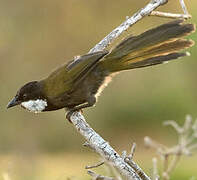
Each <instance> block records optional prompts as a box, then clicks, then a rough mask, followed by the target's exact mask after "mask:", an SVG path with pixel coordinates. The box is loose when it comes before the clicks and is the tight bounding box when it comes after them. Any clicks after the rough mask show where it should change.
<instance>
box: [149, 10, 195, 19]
mask: <svg viewBox="0 0 197 180" xmlns="http://www.w3.org/2000/svg"><path fill="white" fill-rule="evenodd" d="M150 15H151V16H158V17H165V18H172V19H177V18H182V19H190V18H191V17H192V16H191V15H190V14H176V13H168V12H161V11H152V12H151V13H150Z"/></svg>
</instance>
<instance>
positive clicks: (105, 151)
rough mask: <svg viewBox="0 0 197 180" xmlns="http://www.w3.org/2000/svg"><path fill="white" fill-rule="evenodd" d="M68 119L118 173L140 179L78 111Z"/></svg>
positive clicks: (136, 179) (132, 178) (132, 179)
mask: <svg viewBox="0 0 197 180" xmlns="http://www.w3.org/2000/svg"><path fill="white" fill-rule="evenodd" d="M70 120H71V121H72V123H73V125H74V126H75V127H76V129H77V130H78V131H79V133H80V134H81V135H83V136H84V138H85V139H86V140H87V141H88V142H89V143H90V144H91V146H92V147H94V149H95V150H96V152H97V153H99V154H100V155H101V157H103V158H104V160H105V161H108V162H109V163H110V164H111V165H112V166H114V167H115V168H117V169H118V170H119V172H120V174H122V175H124V176H125V177H126V178H127V179H130V180H140V179H141V178H140V177H139V176H138V174H137V173H136V172H135V170H134V169H133V168H131V167H130V166H129V165H128V164H127V163H126V162H125V161H124V160H123V159H122V158H121V157H120V155H119V154H118V153H117V152H116V151H115V150H114V149H113V148H112V147H111V146H110V145H109V143H108V142H106V141H105V140H104V139H103V138H102V137H101V136H100V135H99V134H97V133H96V132H95V131H94V130H93V129H92V128H91V127H90V126H89V125H88V124H87V122H86V121H85V119H84V117H83V116H82V115H81V114H80V113H78V112H74V113H73V114H72V115H71V117H70Z"/></svg>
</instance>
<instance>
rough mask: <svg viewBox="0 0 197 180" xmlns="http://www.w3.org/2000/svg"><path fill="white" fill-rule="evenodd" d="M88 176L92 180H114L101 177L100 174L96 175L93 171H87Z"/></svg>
mask: <svg viewBox="0 0 197 180" xmlns="http://www.w3.org/2000/svg"><path fill="white" fill-rule="evenodd" d="M88 174H89V175H90V176H92V179H93V180H114V178H112V177H107V176H102V175H100V174H96V173H95V172H93V171H88Z"/></svg>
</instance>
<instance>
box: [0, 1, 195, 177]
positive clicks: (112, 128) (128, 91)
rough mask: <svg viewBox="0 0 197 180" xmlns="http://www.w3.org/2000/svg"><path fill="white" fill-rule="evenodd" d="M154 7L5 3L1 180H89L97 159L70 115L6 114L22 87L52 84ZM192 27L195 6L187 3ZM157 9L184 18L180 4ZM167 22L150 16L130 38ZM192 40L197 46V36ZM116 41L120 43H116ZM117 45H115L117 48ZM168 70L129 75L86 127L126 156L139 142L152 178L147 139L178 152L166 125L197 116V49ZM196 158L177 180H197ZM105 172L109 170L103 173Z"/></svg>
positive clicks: (0, 16)
mask: <svg viewBox="0 0 197 180" xmlns="http://www.w3.org/2000/svg"><path fill="white" fill-rule="evenodd" d="M146 3H148V0H141V1H139V0H122V1H120V0H107V1H106V0H56V1H53V0H29V1H26V0H17V1H12V0H0V4H1V6H0V59H1V60H0V122H1V123H0V179H3V176H6V173H8V174H9V176H10V178H11V179H13V180H16V179H17V180H19V179H20V180H23V179H24V180H27V179H28V180H34V179H35V180H40V179H42V180H52V179H53V180H64V179H67V177H76V178H77V179H87V178H90V177H89V176H88V175H86V170H85V169H84V167H85V165H88V164H94V163H96V162H97V161H98V156H96V155H95V154H94V153H92V152H91V151H89V149H86V148H84V147H83V146H82V144H83V142H84V139H83V138H82V137H81V136H80V135H79V134H78V133H77V132H76V130H75V129H74V128H73V126H72V124H70V123H69V122H68V121H67V120H65V112H64V110H59V111H55V112H48V113H41V114H33V113H29V112H27V111H25V110H24V109H22V108H19V107H17V108H13V109H10V110H9V111H8V110H7V109H6V105H7V103H8V101H9V100H10V99H11V98H12V97H13V96H14V95H15V93H16V91H17V90H18V88H19V87H21V86H22V85H23V84H25V83H26V82H28V81H32V80H39V79H42V78H44V77H46V76H47V75H48V74H49V73H50V72H51V71H52V70H53V69H55V68H56V67H57V66H59V65H61V64H62V63H64V62H66V61H68V60H71V59H72V58H73V57H74V56H76V55H83V54H85V53H86V52H88V51H89V49H90V48H92V47H93V46H94V45H95V44H96V43H98V41H100V40H101V39H102V38H103V37H104V36H105V35H107V34H108V33H109V32H111V31H112V30H113V29H114V28H115V27H116V26H118V25H119V24H120V23H121V22H123V21H124V20H125V18H126V16H130V15H132V14H133V13H134V12H136V11H137V10H138V9H140V8H142V7H144V5H145V4H146ZM186 4H187V6H188V9H189V12H190V13H191V14H192V16H193V18H192V20H190V21H192V22H194V23H195V21H196V19H197V11H196V7H197V1H195V0H190V1H186ZM159 10H162V11H168V12H177V13H178V12H182V11H181V8H180V5H179V2H178V0H176V1H170V2H169V3H168V4H167V5H165V6H163V7H160V8H159ZM167 21H169V19H165V18H158V17H146V18H144V19H143V20H142V21H140V22H139V23H137V24H136V25H135V26H133V27H132V28H130V29H129V31H127V32H125V33H124V35H123V36H121V37H120V38H119V40H118V41H120V40H121V39H122V38H124V37H125V36H127V35H128V34H138V33H140V32H143V31H145V30H146V29H148V28H150V27H155V26H157V25H159V24H162V23H165V22H167ZM189 38H192V39H193V40H197V35H196V34H193V35H191V36H190V37H189ZM118 41H116V42H115V43H114V44H116V43H117V42H118ZM114 44H113V45H114ZM189 51H190V52H191V56H190V57H186V58H183V59H182V60H179V61H174V62H172V63H169V64H165V65H160V66H154V67H150V68H144V69H137V70H132V71H127V72H123V73H121V74H120V75H118V76H117V77H115V78H114V79H113V82H112V83H111V84H110V85H109V86H108V87H107V88H106V89H105V91H104V92H103V94H102V96H101V97H100V98H99V101H98V103H97V105H96V107H93V108H89V109H88V110H84V115H85V117H86V120H87V121H88V122H89V123H90V125H91V126H92V127H93V128H94V129H95V130H97V131H98V132H99V133H100V134H101V135H102V136H103V137H104V138H105V139H106V140H107V141H109V142H110V143H111V145H112V146H113V147H114V148H115V149H116V150H117V151H118V152H121V151H122V150H123V149H126V150H129V148H130V146H131V143H132V142H136V143H137V152H136V154H135V159H136V161H137V162H138V163H139V164H140V165H141V166H142V167H144V168H145V169H146V172H150V170H151V167H152V164H151V159H152V157H153V156H155V153H154V151H153V150H146V149H145V148H144V145H143V138H144V136H146V135H148V136H151V137H153V138H154V139H155V140H157V141H159V142H162V143H165V144H167V145H173V144H174V143H175V142H176V140H177V138H176V134H175V133H174V131H173V130H172V129H171V128H166V127H163V126H162V123H163V122H164V121H165V120H172V119H173V120H176V121H177V122H178V123H180V124H181V123H183V122H184V119H185V115H186V114H191V115H192V116H193V117H194V118H196V117H197V93H196V92H197V83H196V77H197V71H196V67H197V61H196V56H197V49H196V46H194V47H192V48H191V49H190V50H189ZM196 161H197V155H196V156H195V155H194V156H192V158H191V157H189V158H183V159H182V160H181V162H180V164H179V165H178V167H177V169H176V171H175V172H174V174H173V176H172V177H173V179H189V178H191V177H192V176H196V177H197V163H196ZM101 171H103V170H101Z"/></svg>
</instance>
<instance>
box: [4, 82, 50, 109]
mask: <svg viewBox="0 0 197 180" xmlns="http://www.w3.org/2000/svg"><path fill="white" fill-rule="evenodd" d="M41 90H42V86H41V84H40V82H39V81H32V82H29V83H27V84H25V85H24V86H22V87H21V88H20V89H19V90H18V91H17V93H16V96H15V97H14V98H13V99H12V100H11V101H10V102H9V103H8V105H7V108H11V107H14V106H16V105H21V106H22V107H23V108H25V109H27V110H29V111H31V112H41V111H44V110H45V107H46V106H47V101H46V99H45V98H44V97H43V96H42V91H41Z"/></svg>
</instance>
